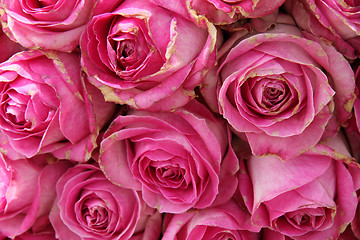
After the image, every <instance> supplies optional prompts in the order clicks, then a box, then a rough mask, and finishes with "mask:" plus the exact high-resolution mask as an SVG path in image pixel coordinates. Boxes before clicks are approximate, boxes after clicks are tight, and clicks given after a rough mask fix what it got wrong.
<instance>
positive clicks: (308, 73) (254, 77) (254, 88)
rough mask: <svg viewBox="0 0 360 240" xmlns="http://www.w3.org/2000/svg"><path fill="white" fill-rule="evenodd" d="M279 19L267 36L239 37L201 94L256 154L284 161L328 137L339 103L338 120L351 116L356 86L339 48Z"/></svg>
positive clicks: (226, 49) (227, 45)
mask: <svg viewBox="0 0 360 240" xmlns="http://www.w3.org/2000/svg"><path fill="white" fill-rule="evenodd" d="M278 21H279V22H278V23H277V25H276V27H275V28H274V29H272V30H268V31H266V32H264V33H255V34H246V32H245V31H244V32H241V31H240V32H236V33H235V34H234V35H233V36H232V37H231V38H230V39H229V40H228V42H226V43H225V44H224V45H223V48H222V49H220V51H221V52H222V53H223V54H224V55H223V57H222V58H221V60H220V64H219V68H218V69H213V70H212V71H210V72H209V74H208V76H207V80H206V81H205V84H204V86H205V87H204V88H203V89H202V91H203V94H204V97H205V98H206V99H207V101H208V103H209V106H211V107H212V109H216V107H217V105H218V104H219V105H218V106H219V110H220V113H221V114H222V115H223V116H224V118H226V119H227V120H228V122H229V124H230V125H231V126H232V127H233V129H234V130H235V132H242V133H245V134H246V136H247V138H248V141H249V144H250V147H251V149H252V152H253V154H255V155H257V156H263V155H276V156H278V157H279V158H281V159H283V160H285V159H288V158H291V157H295V156H297V155H299V154H300V153H302V152H304V151H307V150H308V149H310V148H311V147H313V146H314V145H315V144H316V143H317V142H318V141H319V140H320V139H321V137H322V135H323V134H324V132H325V131H324V127H325V126H327V124H328V122H329V120H330V118H331V117H332V113H333V110H334V101H335V112H336V114H337V115H336V116H337V119H338V121H339V122H340V123H343V122H344V121H345V120H347V118H349V116H350V113H351V109H352V104H353V100H354V88H355V84H354V73H353V71H352V69H351V67H350V65H349V63H348V62H347V61H346V59H345V58H344V57H343V56H342V55H341V54H339V53H338V52H337V51H336V50H335V49H334V48H333V47H332V46H328V45H326V44H324V43H322V42H320V40H319V39H316V38H314V37H312V36H310V35H306V36H305V35H303V34H302V33H301V32H300V31H299V30H298V29H297V28H296V26H295V25H293V22H292V20H291V19H290V18H289V16H284V15H283V16H281V17H280V18H279V20H278ZM318 41H319V42H318ZM218 80H219V81H220V82H219V83H218V84H219V86H216V82H217V81H218ZM216 87H218V90H217V93H216V91H215V89H216ZM335 92H336V95H335ZM216 94H217V96H218V100H217V98H216ZM334 95H335V96H334ZM335 125H336V124H335ZM335 128H336V126H335Z"/></svg>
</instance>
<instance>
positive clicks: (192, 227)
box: [162, 200, 260, 240]
mask: <svg viewBox="0 0 360 240" xmlns="http://www.w3.org/2000/svg"><path fill="white" fill-rule="evenodd" d="M164 229H165V230H164V235H163V237H162V240H174V239H179V240H180V239H181V240H192V239H196V240H209V239H211V240H221V239H232V240H257V239H260V235H259V234H258V233H255V232H250V231H248V230H250V229H251V230H253V231H257V232H258V231H260V228H257V227H255V226H253V225H252V224H251V222H250V216H249V214H248V213H247V212H245V211H244V210H243V209H241V208H240V207H239V206H238V205H237V204H236V203H235V201H233V200H230V201H229V202H227V203H226V204H223V205H221V206H218V207H215V208H206V209H201V210H196V211H195V210H192V211H188V212H185V213H181V214H168V213H167V214H165V218H164Z"/></svg>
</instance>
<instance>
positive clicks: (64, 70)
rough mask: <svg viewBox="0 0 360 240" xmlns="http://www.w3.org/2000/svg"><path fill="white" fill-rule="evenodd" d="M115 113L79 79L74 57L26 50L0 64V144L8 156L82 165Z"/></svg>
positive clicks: (94, 89)
mask: <svg viewBox="0 0 360 240" xmlns="http://www.w3.org/2000/svg"><path fill="white" fill-rule="evenodd" d="M113 110H114V105H113V104H112V103H108V102H105V100H104V98H103V96H102V94H101V92H100V91H99V90H98V89H97V88H96V87H94V86H93V85H92V84H90V83H88V82H87V81H83V80H82V78H81V75H80V58H79V56H78V55H77V54H70V53H62V52H57V53H54V52H46V53H44V52H41V51H38V50H29V51H25V52H21V53H18V54H16V55H15V56H13V57H12V58H10V59H9V60H8V61H6V62H4V63H2V64H1V65H0V131H1V134H0V138H1V144H0V145H1V146H2V152H3V153H4V154H5V155H7V157H9V158H12V159H17V158H23V157H32V156H34V155H36V154H38V153H52V154H54V155H55V156H57V157H59V158H66V159H71V160H75V161H86V160H88V159H89V158H90V155H91V153H92V151H93V150H94V148H95V147H96V137H97V136H98V134H99V131H100V129H101V128H102V127H103V126H104V124H105V123H106V121H107V120H108V119H109V117H111V115H112V113H113Z"/></svg>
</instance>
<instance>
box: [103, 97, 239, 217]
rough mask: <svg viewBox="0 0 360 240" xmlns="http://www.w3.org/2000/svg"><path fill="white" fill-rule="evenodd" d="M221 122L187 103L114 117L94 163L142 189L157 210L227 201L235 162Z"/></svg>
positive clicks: (114, 179)
mask: <svg viewBox="0 0 360 240" xmlns="http://www.w3.org/2000/svg"><path fill="white" fill-rule="evenodd" d="M229 138H230V136H229V133H228V129H227V128H226V125H225V122H224V121H221V120H220V119H215V118H214V117H213V116H212V114H211V113H210V112H209V111H208V110H207V109H206V108H205V107H204V106H203V105H201V104H200V103H198V102H196V101H195V100H193V101H191V102H190V103H189V104H188V105H186V106H184V107H183V108H179V109H178V110H176V111H174V112H167V113H152V112H145V111H135V110H134V111H131V112H129V113H128V115H126V116H121V115H120V116H118V117H117V118H116V119H115V120H114V121H113V123H112V125H111V126H110V127H109V129H108V130H107V132H106V133H105V134H104V140H103V141H102V142H101V144H100V159H99V164H100V166H101V168H102V170H103V171H104V172H105V175H106V176H107V177H108V178H109V179H110V181H112V182H114V183H115V184H119V185H120V186H123V187H127V188H130V189H135V190H141V191H142V196H143V199H144V200H145V202H146V203H147V204H148V205H149V206H151V207H155V208H157V209H158V210H159V211H160V212H171V213H179V212H184V211H186V210H188V209H190V208H193V207H194V208H206V207H209V206H211V205H214V204H220V203H222V202H224V201H227V200H228V199H230V198H231V196H232V195H233V193H234V191H235V189H236V186H235V185H236V184H237V178H236V172H237V169H238V160H237V158H236V156H235V155H234V152H233V150H232V148H231V146H229V141H230V140H229Z"/></svg>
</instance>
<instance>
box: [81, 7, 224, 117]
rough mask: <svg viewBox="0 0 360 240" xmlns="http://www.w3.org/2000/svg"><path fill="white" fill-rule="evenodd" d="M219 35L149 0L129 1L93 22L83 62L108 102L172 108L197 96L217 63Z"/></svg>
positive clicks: (84, 39) (84, 42) (85, 40)
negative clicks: (206, 77) (208, 70)
mask: <svg viewBox="0 0 360 240" xmlns="http://www.w3.org/2000/svg"><path fill="white" fill-rule="evenodd" d="M216 35H217V31H216V29H215V27H214V26H213V25H211V24H209V28H208V29H203V28H200V27H197V26H196V25H195V24H194V23H193V22H191V21H190V20H187V19H185V18H184V17H183V16H181V15H179V14H177V13H175V12H172V11H170V10H167V9H165V8H161V7H159V6H157V5H155V4H153V3H151V2H150V1H141V0H135V1H134V0H131V1H130V0H128V1H124V2H123V3H122V4H121V5H120V6H119V7H118V8H117V9H116V10H115V11H113V12H109V13H104V14H100V15H98V16H95V17H94V18H93V19H92V20H91V21H90V22H89V24H88V26H87V28H86V31H85V32H84V34H83V35H82V37H81V42H80V47H81V57H82V65H83V68H84V70H85V71H86V72H87V73H88V75H89V80H90V81H91V82H92V83H93V84H94V85H96V86H97V87H99V88H100V89H101V91H102V92H103V94H104V96H105V98H106V99H107V100H108V101H112V102H116V103H120V104H128V105H130V106H132V107H134V108H139V109H152V110H166V111H168V110H173V109H174V108H176V107H179V106H182V105H184V104H186V103H187V102H188V101H189V100H191V99H192V98H194V97H195V92H194V88H195V87H197V86H199V85H200V84H201V81H202V77H203V74H204V72H205V71H206V70H207V69H208V68H209V67H211V66H212V65H213V64H214V63H215V50H216V49H215V42H216Z"/></svg>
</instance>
